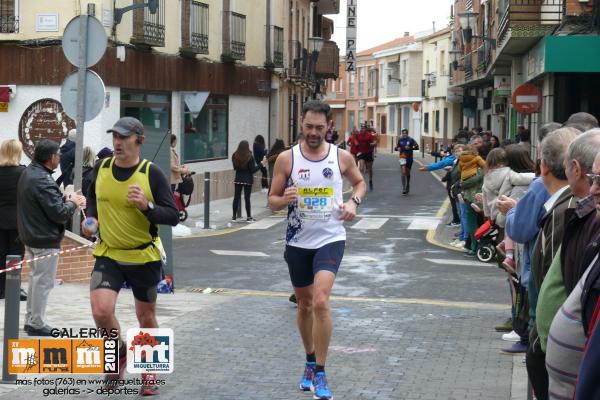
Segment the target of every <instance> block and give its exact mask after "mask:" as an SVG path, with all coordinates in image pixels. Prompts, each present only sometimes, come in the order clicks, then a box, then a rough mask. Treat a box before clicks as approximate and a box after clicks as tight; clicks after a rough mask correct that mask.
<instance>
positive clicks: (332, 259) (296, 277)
mask: <svg viewBox="0 0 600 400" xmlns="http://www.w3.org/2000/svg"><path fill="white" fill-rule="evenodd" d="M345 247H346V241H345V240H340V241H338V242H333V243H329V244H326V245H325V246H323V247H320V248H318V249H303V248H300V247H294V246H290V245H287V246H285V253H283V258H284V259H285V261H286V262H287V264H288V270H289V272H290V278H291V280H292V285H293V286H294V287H297V288H302V287H306V286H310V285H312V284H313V282H314V278H315V275H316V274H317V272H319V271H330V272H333V273H334V274H336V275H337V271H338V269H339V267H340V263H341V262H342V257H344V248H345Z"/></svg>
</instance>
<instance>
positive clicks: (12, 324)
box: [2, 255, 21, 383]
mask: <svg viewBox="0 0 600 400" xmlns="http://www.w3.org/2000/svg"><path fill="white" fill-rule="evenodd" d="M20 261H21V256H16V255H8V256H6V268H10V267H11V266H14V265H15V264H17V263H19V262H20ZM4 294H5V300H4V340H3V344H4V347H3V349H4V353H3V354H2V383H15V382H16V380H17V375H15V374H9V373H8V352H9V351H10V349H9V347H8V339H18V338H19V307H20V304H21V271H20V270H16V271H10V272H7V273H6V289H5V291H4Z"/></svg>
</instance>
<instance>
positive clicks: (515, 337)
mask: <svg viewBox="0 0 600 400" xmlns="http://www.w3.org/2000/svg"><path fill="white" fill-rule="evenodd" d="M502 340H506V341H507V342H518V341H519V340H521V336H519V334H518V333H517V332H515V331H511V332H510V333H505V334H504V335H502Z"/></svg>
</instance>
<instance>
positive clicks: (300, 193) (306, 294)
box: [269, 100, 366, 400]
mask: <svg viewBox="0 0 600 400" xmlns="http://www.w3.org/2000/svg"><path fill="white" fill-rule="evenodd" d="M331 123H332V120H331V109H330V107H329V106H328V105H327V104H325V103H323V102H320V101H316V100H313V101H309V102H307V103H305V104H304V106H303V109H302V120H301V125H302V133H303V134H304V138H305V139H304V141H303V142H302V143H301V144H299V145H296V146H294V147H293V148H292V149H291V150H287V151H284V152H283V153H281V154H280V155H279V157H278V158H277V161H276V162H275V171H274V172H273V180H272V181H271V192H270V195H269V206H270V207H271V209H272V210H281V209H283V208H285V207H288V229H287V235H286V244H287V245H286V249H285V253H284V258H285V260H286V262H287V264H288V270H289V273H290V278H291V281H292V285H293V286H294V294H295V295H296V299H297V302H298V311H297V313H298V318H297V323H298V330H299V331H300V336H301V337H302V342H303V344H304V350H305V351H306V364H305V367H304V373H303V375H302V379H301V381H300V385H299V386H300V390H303V391H308V390H313V391H314V395H313V399H318V400H331V399H333V394H332V392H331V390H330V389H329V385H328V384H327V378H326V375H325V362H326V359H327V348H328V347H329V341H330V339H331V332H332V330H333V327H332V320H331V308H330V306H329V296H330V293H331V289H332V287H333V283H334V281H335V277H336V274H337V271H338V268H339V265H340V262H341V261H342V257H343V255H344V247H345V244H346V231H345V229H344V225H343V223H344V221H352V220H353V219H354V217H355V215H356V209H357V207H358V206H359V205H360V203H361V199H362V197H363V196H364V195H365V192H366V185H365V182H364V180H363V177H362V175H361V173H360V171H359V170H358V168H357V167H356V163H355V162H354V158H353V157H352V155H350V153H348V152H346V151H343V150H339V149H338V148H337V147H336V146H334V145H330V144H328V143H327V142H325V140H324V138H325V133H326V132H327V129H328V128H330V125H331ZM342 177H345V178H347V179H348V181H349V182H350V184H351V185H352V195H351V196H350V198H349V200H348V201H346V202H344V200H343V197H342V194H343V193H342V179H343V178H342Z"/></svg>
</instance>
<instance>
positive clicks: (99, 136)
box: [0, 85, 121, 164]
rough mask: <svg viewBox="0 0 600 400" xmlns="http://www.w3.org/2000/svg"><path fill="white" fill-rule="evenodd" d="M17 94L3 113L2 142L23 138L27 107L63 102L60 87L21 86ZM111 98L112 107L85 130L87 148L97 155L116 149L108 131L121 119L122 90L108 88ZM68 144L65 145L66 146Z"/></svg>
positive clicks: (0, 133) (107, 108)
mask: <svg viewBox="0 0 600 400" xmlns="http://www.w3.org/2000/svg"><path fill="white" fill-rule="evenodd" d="M16 92H17V94H16V96H15V97H14V98H12V99H11V100H10V103H9V105H8V112H7V113H0V141H3V140H6V139H18V138H19V132H18V129H19V122H20V120H21V117H22V115H23V113H24V112H25V110H26V109H27V107H29V106H30V105H31V104H32V103H34V102H36V101H38V100H41V99H46V98H51V99H55V100H57V101H60V86H27V85H18V86H17V91H16ZM106 92H107V93H108V94H109V95H110V100H109V101H108V107H106V105H107V104H106V102H105V108H103V110H102V112H101V114H100V115H98V116H97V117H96V118H94V119H93V120H91V121H89V122H87V123H86V124H85V126H84V146H91V147H92V148H93V149H94V150H95V151H96V152H98V151H99V150H100V149H101V148H103V147H105V146H107V147H111V148H112V140H111V136H110V135H109V134H107V133H106V130H107V129H109V128H111V127H112V126H113V124H114V123H115V121H116V120H117V119H119V108H120V98H121V90H120V89H119V88H117V87H107V88H106ZM63 143H64V142H63ZM29 161H30V160H29V158H27V156H25V155H23V160H22V162H23V164H29Z"/></svg>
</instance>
